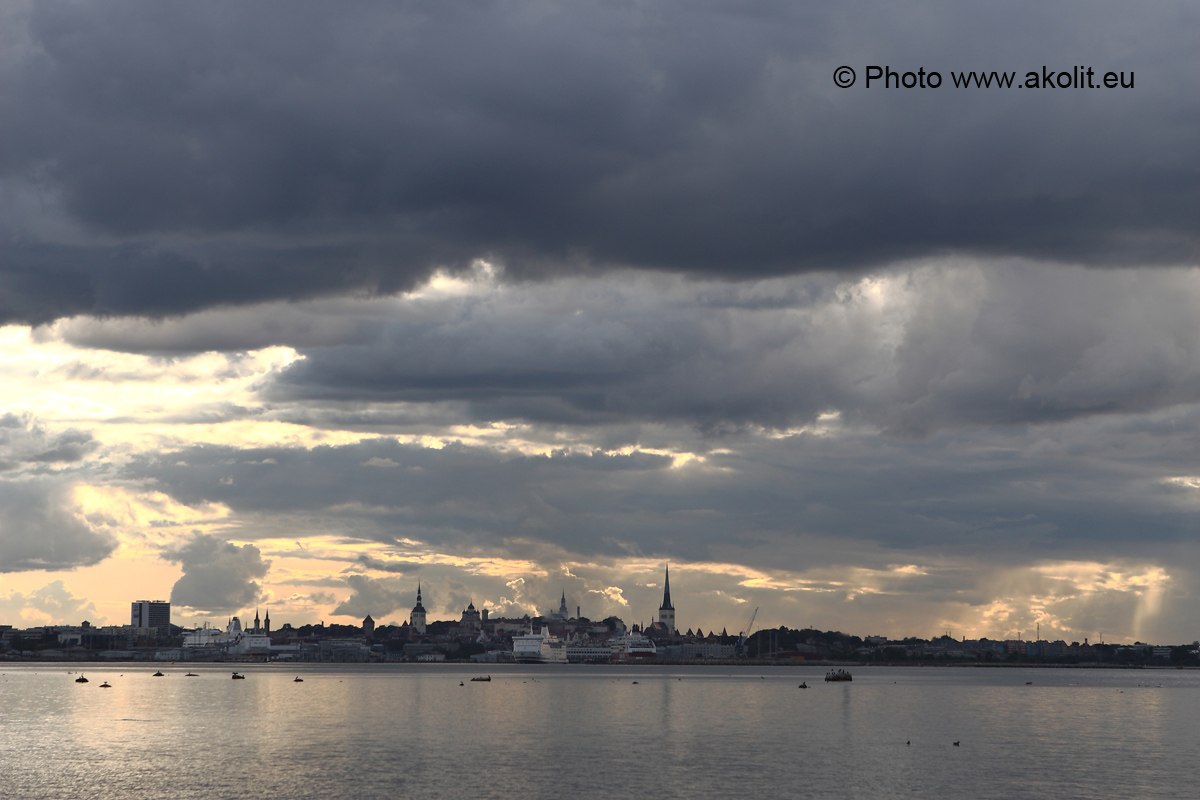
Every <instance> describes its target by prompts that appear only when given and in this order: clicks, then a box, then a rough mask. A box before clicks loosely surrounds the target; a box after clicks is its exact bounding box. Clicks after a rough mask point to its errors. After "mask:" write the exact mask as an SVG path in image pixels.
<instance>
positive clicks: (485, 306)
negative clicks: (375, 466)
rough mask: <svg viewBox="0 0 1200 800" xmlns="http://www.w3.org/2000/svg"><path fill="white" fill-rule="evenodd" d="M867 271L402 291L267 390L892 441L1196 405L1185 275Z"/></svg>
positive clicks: (590, 421) (321, 400)
mask: <svg viewBox="0 0 1200 800" xmlns="http://www.w3.org/2000/svg"><path fill="white" fill-rule="evenodd" d="M877 277H878V280H866V281H862V282H858V283H849V284H842V285H840V286H838V285H834V284H832V283H831V282H828V281H824V280H822V279H804V280H802V279H791V280H777V281H769V282H765V283H759V284H749V283H743V284H741V285H738V286H726V285H719V284H706V283H684V282H673V281H659V282H655V281H651V280H642V281H638V280H630V281H628V282H625V283H622V282H620V281H578V280H572V281H567V282H561V283H557V284H548V285H542V286H540V287H530V288H527V289H525V290H523V291H520V292H517V291H509V292H499V293H495V294H487V295H485V296H483V297H471V298H467V299H464V300H461V301H451V302H446V303H444V304H431V306H430V307H425V306H423V305H418V304H414V305H415V306H416V307H414V308H413V309H411V313H408V310H407V309H405V310H396V311H394V313H393V315H392V316H391V318H390V319H389V318H386V317H383V316H380V317H374V318H371V321H372V324H371V325H370V326H367V325H364V326H362V328H361V329H360V331H359V333H360V334H361V335H357V336H356V337H355V338H353V339H351V340H342V341H335V342H331V344H330V345H329V346H325V347H321V346H313V347H306V348H303V349H302V352H303V353H304V354H305V356H306V358H305V359H304V360H302V361H298V362H295V363H294V364H293V365H292V366H290V367H289V368H288V369H287V370H286V371H285V372H284V373H283V374H282V375H281V376H280V377H279V379H278V381H277V382H276V383H275V384H274V385H273V386H271V387H269V388H268V396H270V397H271V398H272V399H273V400H276V401H280V402H300V403H302V404H303V405H304V406H306V407H310V408H317V407H320V406H322V405H325V406H328V407H331V408H336V407H338V406H339V405H340V406H341V407H343V408H352V407H353V406H354V404H357V403H373V404H376V407H378V405H379V404H387V403H406V404H421V403H449V402H453V403H456V404H459V405H460V406H461V407H463V408H465V409H466V412H465V413H467V414H468V415H469V416H470V417H472V418H474V419H477V420H496V419H504V420H528V421H532V422H535V423H540V424H549V425H606V424H607V425H616V424H621V423H625V422H630V421H632V422H657V423H668V424H674V423H680V422H682V423H686V424H693V425H696V426H698V427H700V428H701V429H704V430H709V431H720V430H723V429H727V428H729V427H740V426H747V425H750V426H765V427H769V428H776V429H780V428H783V429H786V428H789V427H794V426H799V425H804V424H810V423H812V422H813V421H814V420H815V419H816V418H817V417H818V416H819V415H820V414H822V413H829V412H836V413H839V414H842V415H843V417H844V418H845V419H846V420H848V421H851V422H855V423H866V424H869V425H873V426H876V427H878V428H881V429H884V430H886V431H888V432H890V433H892V434H895V435H902V436H925V435H928V434H929V433H930V432H932V431H934V430H937V429H939V428H946V427H951V428H954V427H963V426H980V425H982V426H987V425H1012V424H1028V423H1041V422H1053V421H1061V420H1068V419H1073V418H1079V417H1086V416H1090V415H1094V414H1111V413H1119V412H1134V411H1144V410H1149V409H1154V408H1164V407H1169V406H1172V405H1176V404H1181V403H1193V402H1196V401H1197V400H1198V399H1200V325H1197V324H1196V322H1195V317H1194V309H1195V308H1196V307H1197V305H1198V304H1200V274H1198V273H1197V272H1196V271H1195V270H1176V269H1168V270H1141V271H1132V270H1128V271H1126V270H1113V271H1105V272H1091V271H1088V270H1085V269H1082V268H1065V267H1046V266H1044V265H1042V266H1039V265H1028V264H1010V263H1000V264H989V265H976V264H970V263H966V264H964V263H957V264H947V265H944V266H941V267H928V268H919V269H914V270H912V271H908V272H894V273H887V274H884V275H881V276H877ZM268 315H269V312H268ZM314 317H319V314H318V315H314ZM259 324H261V323H259ZM253 325H254V323H251V324H250V326H251V327H253ZM314 326H316V327H319V326H320V323H319V322H314ZM367 330H370V331H371V332H370V333H366V334H364V333H363V331H367ZM250 335H251V336H252V335H253V334H252V333H251V334H250ZM634 435H636V432H635V433H634Z"/></svg>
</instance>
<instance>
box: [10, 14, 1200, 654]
mask: <svg viewBox="0 0 1200 800" xmlns="http://www.w3.org/2000/svg"><path fill="white" fill-rule="evenodd" d="M1197 41H1200V8H1197V7H1196V5H1195V4H1194V3H1186V2H1178V3H1143V4H1137V5H1136V6H1134V5H1130V4H1128V3H1103V2H1088V3H1050V4H1048V3H1044V2H1037V3H1032V2H1031V3H1020V2H1003V3H994V4H989V3H973V4H961V3H949V2H947V3H936V2H926V3H920V2H917V3H905V4H896V3H886V2H880V3H841V4H836V5H834V4H829V3H816V2H812V3H809V2H794V1H789V2H778V3H771V2H760V3H746V2H739V3H733V2H729V3H707V2H695V1H694V0H692V1H690V2H677V3H672V2H654V3H640V2H611V3H584V2H573V3H539V2H511V3H506V2H500V3H491V4H476V3H454V2H449V3H437V4H428V3H403V2H400V3H339V4H337V6H336V7H334V6H332V5H330V4H328V3H302V2H301V3H257V4H246V3H235V2H229V3H223V2H210V3H203V4H190V5H179V4H168V5H163V4H161V3H157V2H105V3H88V2H36V3H34V2H29V3H20V2H14V3H6V4H4V5H3V6H0V371H2V378H3V380H2V382H0V392H3V397H2V400H3V407H2V408H0V623H11V624H16V625H32V624H43V623H47V622H68V623H78V622H79V621H81V620H82V619H84V618H87V619H89V620H90V621H92V622H93V623H104V622H108V623H117V624H121V623H127V622H128V614H129V611H128V609H129V602H130V601H132V600H138V599H159V598H162V599H167V598H169V599H171V601H172V602H173V604H174V607H173V614H174V620H175V621H176V622H183V623H191V622H201V621H206V620H207V621H211V622H214V623H219V624H223V623H224V621H225V619H226V618H227V617H228V616H230V615H232V614H239V613H240V614H243V615H248V616H252V615H253V613H254V610H255V609H256V608H267V607H269V608H270V610H271V617H272V621H273V623H274V624H275V625H279V624H281V623H282V622H285V621H290V622H293V623H295V624H299V623H305V622H315V621H319V620H325V621H327V622H341V623H352V622H357V621H358V620H359V619H361V618H362V617H363V616H365V615H366V614H368V613H369V614H371V615H372V616H373V617H374V618H375V619H376V620H377V621H380V622H394V623H397V624H398V623H400V622H402V621H404V620H405V619H407V617H408V612H409V610H410V609H411V607H412V605H413V601H414V600H415V590H416V584H417V581H418V580H420V581H421V583H422V586H423V587H424V589H425V605H426V606H427V607H428V608H429V609H430V611H431V612H432V617H434V618H457V617H458V616H459V614H460V613H461V611H462V609H463V608H464V607H465V606H466V604H467V603H468V602H471V601H473V602H474V603H475V605H476V607H485V608H490V609H492V612H493V614H494V615H515V616H520V615H523V614H525V613H537V612H539V611H545V610H548V609H550V608H552V607H556V606H557V600H558V598H559V596H560V594H561V593H562V592H565V593H566V595H567V598H568V602H569V604H570V605H571V606H572V607H574V606H579V607H580V608H581V610H582V612H583V614H584V615H586V616H590V617H593V618H600V617H604V616H607V615H609V614H617V615H618V616H621V617H622V618H624V619H625V620H626V621H627V622H642V621H649V620H652V619H653V618H654V615H655V613H656V609H657V606H658V603H659V601H660V599H661V593H662V574H663V568H664V566H665V565H666V564H667V563H668V562H669V563H670V565H671V577H672V597H673V599H674V602H675V605H676V608H677V618H678V623H679V625H680V627H681V628H683V629H685V630H686V629H689V628H701V629H703V630H705V631H708V630H710V629H714V628H715V629H717V630H720V629H722V628H728V629H729V630H730V631H737V630H739V629H741V628H743V627H745V624H746V622H747V620H748V619H749V617H750V615H751V613H752V612H753V610H754V609H755V608H756V607H758V608H760V609H761V610H760V612H759V617H758V620H759V624H762V625H766V626H776V625H788V626H791V627H801V626H809V625H811V626H814V627H818V628H821V629H841V630H845V631H847V632H851V633H857V634H863V635H866V634H886V635H893V636H903V635H919V636H932V635H940V634H941V633H944V632H945V631H947V630H950V631H952V632H953V633H954V635H955V636H959V635H968V636H989V637H994V638H1015V637H1016V636H1018V635H1024V636H1025V637H1026V638H1028V637H1029V634H1030V633H1031V632H1032V631H1033V630H1034V628H1035V626H1036V625H1038V624H1039V623H1040V625H1041V628H1042V635H1043V637H1047V636H1048V637H1050V638H1064V639H1066V640H1067V641H1075V640H1078V641H1082V640H1083V639H1084V638H1085V637H1088V638H1090V639H1091V640H1093V641H1095V640H1097V639H1099V638H1100V637H1103V638H1104V639H1106V640H1109V641H1113V640H1134V639H1140V640H1144V641H1155V642H1161V643H1179V642H1184V641H1187V642H1190V641H1192V640H1194V639H1196V638H1200V630H1197V627H1196V625H1195V622H1194V618H1195V614H1194V610H1195V609H1196V607H1197V604H1198V603H1200V537H1198V536H1197V522H1198V521H1200V516H1198V512H1200V462H1198V458H1197V457H1198V455H1200V452H1198V450H1200V319H1198V315H1197V309H1200V268H1198V267H1200V223H1198V222H1197V221H1198V220H1200V137H1197V135H1196V131H1197V130H1200V94H1197V92H1196V80H1197V75H1200V50H1198V49H1197V48H1196V46H1195V45H1196V42H1197ZM841 66H849V67H851V68H853V69H854V70H855V73H856V81H855V83H854V85H853V86H851V87H849V88H839V87H838V86H837V85H836V84H835V82H834V73H835V70H837V69H838V68H839V67H841ZM871 66H879V67H885V66H886V67H889V68H891V69H892V70H895V71H896V72H897V73H898V74H901V75H902V74H903V73H904V72H906V71H913V72H914V73H915V72H916V71H917V70H919V69H920V70H924V71H925V72H926V73H929V72H932V71H937V72H938V73H939V74H940V75H941V76H942V84H941V86H940V87H939V88H937V89H921V88H914V89H905V88H885V87H884V86H882V85H881V82H879V81H875V82H873V83H872V85H871V86H870V87H869V88H868V87H867V86H866V85H865V82H866V81H865V79H866V75H867V72H868V67H871ZM1079 68H1082V69H1083V70H1084V71H1086V70H1087V69H1088V68H1091V69H1092V70H1093V72H1094V76H1095V77H1094V78H1093V81H1094V82H1095V83H1096V84H1098V85H1099V84H1100V83H1101V82H1102V79H1103V75H1104V74H1105V73H1107V72H1110V71H1111V72H1113V73H1116V74H1117V75H1118V76H1119V79H1118V81H1117V83H1118V85H1117V86H1116V87H1115V88H1097V89H1086V88H1080V89H1076V88H1059V87H1057V86H1056V87H1054V88H1049V89H1046V88H1034V87H1033V86H1031V85H1027V84H1026V80H1027V73H1030V72H1032V73H1035V74H1036V75H1037V76H1038V78H1037V80H1038V81H1039V82H1040V81H1041V80H1042V76H1043V75H1046V74H1050V75H1054V76H1057V75H1058V73H1060V72H1063V71H1066V72H1068V73H1070V72H1071V71H1072V69H1076V71H1077V72H1078V70H1079ZM969 71H977V72H978V71H983V72H992V71H996V72H1001V73H1016V79H1015V82H1014V86H1013V88H995V87H993V88H970V89H963V88H955V86H954V83H953V79H952V76H951V73H953V72H969ZM1056 80H1057V78H1056ZM1071 80H1074V78H1072V79H1071ZM1122 81H1123V82H1125V83H1132V84H1133V86H1132V88H1123V87H1122V86H1121V85H1120V83H1121V82H1122ZM1018 86H1019V87H1020V88H1017V87H1018Z"/></svg>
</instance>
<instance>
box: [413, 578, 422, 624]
mask: <svg viewBox="0 0 1200 800" xmlns="http://www.w3.org/2000/svg"><path fill="white" fill-rule="evenodd" d="M412 629H413V633H417V634H420V635H421V636H424V635H425V606H423V605H421V582H420V581H417V604H416V605H415V606H413V610H412Z"/></svg>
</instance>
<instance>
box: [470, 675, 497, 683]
mask: <svg viewBox="0 0 1200 800" xmlns="http://www.w3.org/2000/svg"><path fill="white" fill-rule="evenodd" d="M491 679H492V676H491V675H488V676H487V677H486V678H471V683H487V682H489V681H490V680H491Z"/></svg>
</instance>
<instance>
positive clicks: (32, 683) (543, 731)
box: [0, 664, 1200, 800]
mask: <svg viewBox="0 0 1200 800" xmlns="http://www.w3.org/2000/svg"><path fill="white" fill-rule="evenodd" d="M190 668H191V670H192V671H193V672H197V673H199V677H195V678H186V677H184V673H185V672H186V671H187V669H185V668H183V667H180V668H175V667H170V668H168V669H165V670H164V672H166V673H167V675H166V677H163V678H153V677H151V674H152V673H153V672H154V667H153V666H149V667H146V666H134V665H128V664H126V665H116V666H101V667H97V668H95V669H88V670H87V671H86V672H87V675H88V677H89V678H90V679H91V682H90V683H88V684H76V683H74V677H75V675H73V674H68V673H69V671H77V670H78V665H69V666H68V665H47V664H37V665H33V664H4V665H0V671H2V672H3V673H4V674H3V675H0V796H2V797H4V798H6V800H8V799H9V798H12V799H13V800H17V799H18V798H59V797H61V798H68V797H70V798H76V797H85V798H123V799H124V798H134V799H136V798H163V797H178V798H225V797H247V796H256V795H257V796H266V797H278V798H331V797H356V798H385V797H389V798H390V797H401V796H403V797H416V798H441V797H446V798H464V797H496V796H501V795H504V796H507V795H510V794H512V793H518V794H519V795H520V796H521V797H523V798H524V797H548V798H549V797H561V796H564V795H566V796H572V795H573V796H576V797H633V796H656V797H679V798H684V797H687V798H694V797H731V796H735V795H744V794H747V793H765V792H773V793H778V794H780V796H805V797H829V798H835V797H837V798H841V797H893V796H901V795H903V796H909V797H911V796H925V797H929V796H943V797H946V796H965V795H971V796H976V797H995V798H1001V797H1004V798H1012V797H1034V796H1042V795H1057V796H1060V797H1083V796H1088V797H1099V796H1104V797H1181V796H1191V795H1192V793H1193V788H1194V787H1195V786H1196V785H1197V783H1198V782H1200V767H1197V763H1198V762H1197V759H1196V758H1195V750H1196V746H1197V744H1198V742H1200V739H1198V736H1197V734H1198V732H1200V729H1198V727H1197V718H1198V714H1197V712H1198V711H1200V703H1198V702H1197V698H1200V692H1198V690H1200V673H1197V672H1193V671H1175V670H1129V671H1113V670H1079V669H1070V670H1068V669H1062V670H1015V669H944V668H943V669H934V668H928V669H919V668H913V669H859V670H856V671H855V678H854V682H853V683H841V684H826V683H824V682H823V681H822V676H823V672H822V670H821V669H820V668H809V669H796V668H786V669H774V670H766V671H763V670H760V669H731V668H728V667H716V668H712V667H693V668H674V669H673V668H661V669H651V668H637V667H630V668H625V667H578V666H557V667H543V668H535V667H508V668H504V667H499V668H498V667H496V666H489V667H487V668H486V669H487V670H490V671H491V673H492V677H493V680H492V681H491V682H490V683H471V682H470V681H467V680H466V678H469V677H471V676H472V675H475V674H478V673H479V670H478V669H476V668H468V667H457V666H449V665H364V666H344V667H343V666H315V665H312V666H310V665H305V666H293V667H280V666H275V665H272V666H269V667H248V668H247V669H245V670H244V672H245V674H246V678H247V679H246V680H244V681H233V680H230V670H229V669H225V668H218V667H215V666H210V667H197V666H195V665H191V666H190ZM297 673H299V674H300V675H301V676H302V677H303V678H304V682H303V683H295V682H293V680H292V679H293V677H295V675H296V674H297ZM106 679H107V680H108V681H109V682H111V683H112V685H113V688H111V689H100V688H99V684H100V682H101V681H103V680H106ZM460 681H464V685H462V686H460V685H459V682H460ZM635 681H636V683H635ZM801 681H805V682H807V684H808V685H809V687H810V688H809V689H806V690H802V689H799V688H798V684H799V683H800V682H801ZM1026 681H1032V682H1033V683H1032V685H1026ZM956 740H958V741H961V743H962V744H961V746H959V747H955V746H953V744H952V743H953V742H954V741H956Z"/></svg>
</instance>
